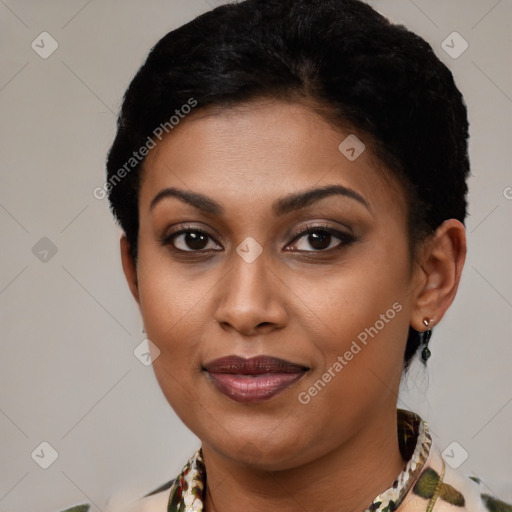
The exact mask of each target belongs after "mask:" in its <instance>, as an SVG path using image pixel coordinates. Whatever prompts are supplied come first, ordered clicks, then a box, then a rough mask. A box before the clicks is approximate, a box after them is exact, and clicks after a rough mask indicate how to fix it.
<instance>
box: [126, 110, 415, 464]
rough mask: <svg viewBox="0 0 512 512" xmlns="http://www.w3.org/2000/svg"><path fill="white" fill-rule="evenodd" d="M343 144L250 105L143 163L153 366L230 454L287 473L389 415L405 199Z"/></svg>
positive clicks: (311, 117)
mask: <svg viewBox="0 0 512 512" xmlns="http://www.w3.org/2000/svg"><path fill="white" fill-rule="evenodd" d="M349 135H351V133H350V132H342V131H340V130H339V129H335V128H333V127H332V126H331V125H329V124H328V123H326V122H325V121H324V120H323V119H322V118H321V117H320V116H318V115H317V114H315V113H314V112H313V111H312V110H311V109H309V108H308V107H306V106H303V105H299V104H293V103H289V104H288V103H282V102H277V101H266V102H263V101H260V102H254V103H252V104H250V105H249V106H245V107H243V108H242V107H237V108H235V109H232V110H229V111H228V110H217V111H208V110H206V111H202V112H199V111H198V112H196V113H195V114H193V115H192V116H190V117H189V118H187V119H186V120H185V121H183V122H182V123H181V124H180V125H179V126H178V127H177V128H175V130H174V131H173V132H172V133H170V134H169V136H168V137H167V138H166V139H163V140H162V142H161V143H159V144H158V145H157V147H155V148H154V149H153V150H151V152H150V154H149V155H148V156H147V158H146V161H145V164H144V170H143V175H142V181H141V191H140V197H139V215H140V232H139V247H138V253H139V259H138V262H137V268H136V274H137V292H136V299H137V300H138V302H139V305H140V310H141V313H142V316H143V320H144V325H145V329H146V333H147V336H148V338H149V339H150V340H151V341H152V342H153V343H154V344H155V345H156V346H157V347H158V349H159V351H160V355H159V356H158V357H157V358H156V359H155V361H154V363H153V367H154V371H155V374H156V377H157V379H158V382H159V384H160V386H161V389H162V391H163V393H164V395H165V396H166V398H167V400H168V402H169V403H170V404H171V406H172V407H173V408H174V410H175V411H176V413H177V414H178V415H179V417H180V418H181V419H182V421H183V422H184V423H185V424H186V425H187V426H188V427H189V428H190V429H191V430H192V431H193V432H194V433H195V434H196V435H197V436H198V437H199V438H200V439H201V441H202V442H203V446H208V447H210V448H211V449H212V450H215V451H216V453H218V454H221V455H224V456H225V457H227V458H230V459H236V460H238V461H241V462H251V461H252V462H253V463H255V464H259V465H260V466H261V467H262V468H263V467H265V468H271V469H285V468H291V467H295V466H298V465H299V464H304V463H307V462H308V461H312V460H314V459H316V458H318V457H321V456H322V455H325V454H327V453H329V452H330V451H332V450H334V449H336V448H337V447H339V446H341V445H343V443H344V442H346V441H347V440H348V439H350V438H351V437H352V436H354V435H355V434H356V433H357V432H359V431H360V430H361V428H362V426H363V425H370V424H372V419H373V418H375V417H376V415H377V416H378V415H379V414H381V413H382V414H384V411H385V410H388V411H389V410H391V411H395V407H396V397H397V393H398V386H399V382H400V377H401V370H402V363H403V353H404V349H405V344H406V340H407V333H408V328H409V325H410V316H411V311H412V310H413V297H414V294H413V293H412V290H413V288H414V272H412V271H411V269H412V268H413V267H411V261H410V256H409V246H408V238H407V226H406V218H407V211H406V204H405V200H404V197H403V193H402V190H401V188H400V186H399V185H398V184H397V183H395V182H394V181H393V178H391V176H390V175H387V176H386V175H385V174H384V172H385V171H383V170H382V169H381V168H379V163H378V162H377V161H376V159H375V158H374V157H373V156H372V153H371V151H370V149H369V145H367V147H366V150H365V151H364V152H363V153H362V154H361V155H360V156H359V157H358V158H356V159H355V160H354V159H353V155H352V153H353V152H351V151H350V150H349V151H348V152H346V153H342V152H341V151H340V149H339V146H340V143H342V142H343V141H344V140H345V139H346V138H347V136H349ZM360 138H361V139H362V141H363V142H364V137H362V136H360ZM349 149H350V146H349ZM346 155H348V156H350V157H351V159H349V158H347V156H346ZM355 155H357V153H355ZM314 191H316V192H314ZM321 191H323V192H321ZM306 229H309V232H304V230H306ZM256 447H257V448H256ZM254 450H256V452H257V456H256V457H255V455H254Z"/></svg>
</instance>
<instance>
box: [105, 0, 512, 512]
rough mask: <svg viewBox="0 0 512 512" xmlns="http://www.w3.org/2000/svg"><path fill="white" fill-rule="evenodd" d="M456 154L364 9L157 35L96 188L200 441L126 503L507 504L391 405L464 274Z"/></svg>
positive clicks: (246, 6)
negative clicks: (103, 195) (105, 197)
mask: <svg viewBox="0 0 512 512" xmlns="http://www.w3.org/2000/svg"><path fill="white" fill-rule="evenodd" d="M467 139H468V121H467V114H466V108H465V104H464V101H463V98H462V96H461V94H460V92H459V90H458V89H457V87H456V86H455V84H454V81H453V77H452V74H451V73H450V71H449V70H448V69H447V68H446V67H445V66H444V65H443V64H442V63H441V62H440V61H439V60H438V59H437V57H436V56H435V55H434V52H433V51H432V49H431V47H430V46H429V45H428V44H427V43H426V42H425V41H424V40H422V39H421V38H419V37H418V36H416V35H415V34H413V33H411V32H409V31H408V30H406V29H405V28H404V27H401V26H397V25H393V24H391V23H390V22H388V21H387V20H386V19H385V18H383V17H382V16H381V15H379V14H378V13H376V12H375V11H374V10H373V9H371V8H370V7H369V6H368V5H366V4H364V3H362V2H360V1H359V0H246V1H243V2H240V3H237V4H232V5H227V6H222V7H219V8H217V9H215V10H213V11H211V12H208V13H206V14H204V15H202V16H199V17H198V18H196V19H195V20H193V21H192V22H190V23H188V24H186V25H184V26H182V27H180V28H179V29H177V30H174V31H172V32H170V33H169V34H167V35H166V36H165V37H164V38H162V39H161V40H160V41H159V42H158V44H157V45H156V46H155V47H154V48H153V50H152V51H151V53H150V55H149V56H148V59H147V61H146V62H145V64H144V65H143V66H142V67H141V69H140V70H139V72H138V73H137V75H136V76H135V78H134V79H133V81H132V83H131V84H130V87H129V88H128V90H127V92H126V95H125V98H124V103H123V106H122V111H121V115H120V117H119V122H118V131H117V136H116V139H115V141H114V143H113V146H112V148H111V151H110V153H109V157H108V164H107V168H108V179H107V182H106V184H105V191H106V192H108V194H109V199H110V202H111V207H112V211H113V213H114V215H115V217H116V219H117V220H118V221H119V223H120V225H121V227H122V228H123V231H124V234H123V236H122V239H121V255H122V264H123V269H124V273H125V276H126V279H127V282H128V285H129V287H130V290H131V292H132V294H133V296H134V298H135V300H136V301H137V303H138V304H139V307H140V311H141V314H142V318H143V321H144V326H145V330H146V333H147V336H148V338H149V340H151V343H150V350H151V354H152V358H153V367H154V371H155V374H156V377H157V380H158V382H159V385H160V387H161V389H162V391H163V393H164V395H165V396H166V398H167V400H168V402H169V404H170V405H171V406H172V407H173V409H174V410H175V412H176V413H177V414H178V416H179V417H180V418H181V420H182V421H183V422H184V423H185V424H186V425H187V426H188V427H189V428H190V429H191V431H192V432H194V434H195V435H197V436H198V438H199V439H200V440H201V448H200V449H199V450H198V451H197V452H196V453H195V454H194V455H193V456H192V457H191V458H190V460H189V461H188V462H187V464H186V465H185V467H184V468H183V471H182V472H181V474H180V475H178V476H177V477H176V478H175V479H173V480H171V481H170V482H168V483H167V484H165V485H163V486H161V487H160V488H158V489H156V490H155V491H153V492H152V493H150V494H148V495H147V496H145V497H144V498H142V499H141V500H140V501H139V502H137V503H136V504H134V506H133V510H136V511H139V510H140V511H142V510H144V511H146V510H147V511H151V512H153V511H154V512H164V511H165V510H169V511H184V510H197V511H200V510H203V511H207V512H230V511H234V510H247V511H252V510H254V511H260V510H265V511H274V510H276V511H277V510H279V511H294V512H296V511H302V510H304V511H320V510H322V511H325V512H334V511H340V510H341V511H346V512H350V511H363V510H369V511H372V512H376V511H383V512H388V511H393V510H396V509H397V508H398V509H399V510H400V511H406V512H409V511H412V510H427V511H431V510H434V511H436V512H444V511H448V510H457V509H458V510H461V509H465V510H469V511H477V510H502V511H510V510H512V507H511V506H510V505H508V504H506V503H504V502H502V501H500V500H499V499H498V498H497V497H495V496H491V495H490V494H488V493H487V491H486V489H485V488H484V487H483V486H482V485H481V484H480V483H479V481H478V479H471V478H468V477H466V476H465V475H464V474H463V473H461V472H459V471H456V470H454V469H452V467H451V466H450V465H449V464H447V463H446V462H445V460H444V459H443V458H442V457H441V454H440V450H439V448H438V447H437V446H435V445H434V444H433V443H432V437H431V435H430V432H429V428H428V425H427V423H426V422H425V421H424V420H423V419H422V418H420V417H419V416H418V415H417V414H415V413H414V412H411V411H405V410H402V409H397V398H398V390H399V384H400V380H401V377H402V375H403V373H405V372H406V371H407V369H408V367H409V364H410V363H411V361H412V359H413V357H420V358H421V359H422V361H423V362H424V363H425V364H426V361H427V360H428V357H429V355H430V352H429V348H428V341H429V338H430V335H431V333H432V329H433V328H435V326H436V325H437V324H438V323H439V322H440V321H441V320H442V318H443V316H444V314H445V312H446V310H447V309H448V307H449V306H450V305H451V303H452V301H453V300H454V297H455V294H456V292H457V287H458V284H459V281H460V277H461V272H462V268H463V265H464V260H465V255H466V238H465V229H464V219H465V216H466V193H467V185H466V179H467V177H468V175H469V161H468V152H467ZM397 433H398V435H397ZM454 507H455V508H454Z"/></svg>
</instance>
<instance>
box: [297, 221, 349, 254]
mask: <svg viewBox="0 0 512 512" xmlns="http://www.w3.org/2000/svg"><path fill="white" fill-rule="evenodd" d="M295 240H298V243H297V242H295V245H296V246H298V248H297V249H296V251H297V252H326V251H328V250H330V249H333V248H338V247H340V246H346V245H349V244H350V243H352V242H353V241H354V240H355V238H354V237H353V236H352V235H349V234H347V233H343V232H342V231H338V230H336V229H333V228H331V227H327V226H308V227H307V228H306V229H304V230H303V231H301V232H300V233H299V234H298V235H297V236H296V237H295V238H294V241H295ZM308 247H309V248H308ZM310 248H312V249H313V250H311V249H310Z"/></svg>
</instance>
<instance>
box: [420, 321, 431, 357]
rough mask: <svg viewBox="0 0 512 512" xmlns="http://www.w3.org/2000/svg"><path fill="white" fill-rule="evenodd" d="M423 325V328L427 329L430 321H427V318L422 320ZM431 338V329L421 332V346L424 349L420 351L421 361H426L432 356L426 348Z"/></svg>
mask: <svg viewBox="0 0 512 512" xmlns="http://www.w3.org/2000/svg"><path fill="white" fill-rule="evenodd" d="M423 324H424V325H425V327H428V326H429V325H430V320H428V318H425V319H424V320H423ZM431 336H432V329H427V330H426V331H424V332H423V340H422V344H423V345H424V347H423V350H422V351H421V358H422V359H423V361H426V360H427V359H428V358H429V357H430V356H431V355H432V353H431V352H430V350H429V348H428V342H429V340H430V337H431Z"/></svg>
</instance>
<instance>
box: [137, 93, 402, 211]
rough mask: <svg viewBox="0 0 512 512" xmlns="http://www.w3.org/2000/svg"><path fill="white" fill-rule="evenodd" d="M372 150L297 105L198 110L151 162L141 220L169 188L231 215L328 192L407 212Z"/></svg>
mask: <svg viewBox="0 0 512 512" xmlns="http://www.w3.org/2000/svg"><path fill="white" fill-rule="evenodd" d="M369 146H370V144H369V141H366V144H365V138H364V136H361V135H359V136H358V135H357V134H355V133H352V132H350V130H345V131H343V130H340V129H339V128H335V127H333V126H332V125H331V124H329V123H328V122H326V121H325V120H324V119H323V118H322V117H321V116H320V115H319V114H317V113H316V112H315V111H313V110H312V109H311V108H309V107H308V106H306V105H303V104H299V103H292V102H290V103H288V102H281V101H277V100H261V101H255V102H251V103H249V104H246V105H239V106H236V107H232V108H225V107H215V108H204V109H200V110H199V111H196V112H194V113H193V114H191V115H190V116H188V117H187V118H185V119H184V120H183V121H181V122H180V124H179V125H178V126H177V127H175V129H173V131H172V132H170V133H169V134H168V135H166V136H165V137H164V138H163V139H162V141H160V142H158V143H157V145H156V147H155V148H154V149H152V150H151V151H150V153H149V154H148V156H147V157H146V160H145V162H144V166H143V173H142V178H141V189H140V197H139V205H140V210H141V214H142V213H143V210H144V209H148V208H149V205H150V204H151V201H152V200H153V198H154V196H155V195H156V194H158V193H159V192H160V191H161V190H162V189H163V188H167V187H179V188H181V189H189V190H191V191H195V192H199V193H202V194H205V195H208V196H211V197H216V198H218V199H219V202H221V203H223V204H225V205H226V210H228V213H229V210H230V208H231V209H233V210H235V211H236V210H239V209H240V208H243V209H245V210H247V209H250V210H251V211H256V210H258V209H261V208H267V209H268V208H271V205H272V204H274V202H275V199H276V198H278V197H283V196H285V195H288V194H290V193H291V192H294V191H302V190H304V189H309V188H312V187H323V186H325V185H329V184H338V185H341V186H344V187H346V188H350V189H352V190H355V191H356V192H357V193H359V194H360V195H362V196H363V197H364V198H365V199H366V200H367V201H368V203H369V204H370V205H371V206H372V207H374V208H377V209H379V208H382V207H384V208H387V209H389V208H390V206H392V205H394V207H396V208H405V202H404V201H403V197H402V196H403V192H402V189H401V187H400V186H399V184H398V183H397V182H396V179H395V178H393V177H392V176H391V175H390V173H389V171H387V170H386V169H384V166H383V165H382V163H381V162H380V161H379V160H378V159H377V158H376V157H375V155H374V154H373V153H372V151H371V149H370V147H369ZM354 157H355V158H354ZM398 213H399V214H401V215H403V216H405V210H404V211H401V212H398Z"/></svg>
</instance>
